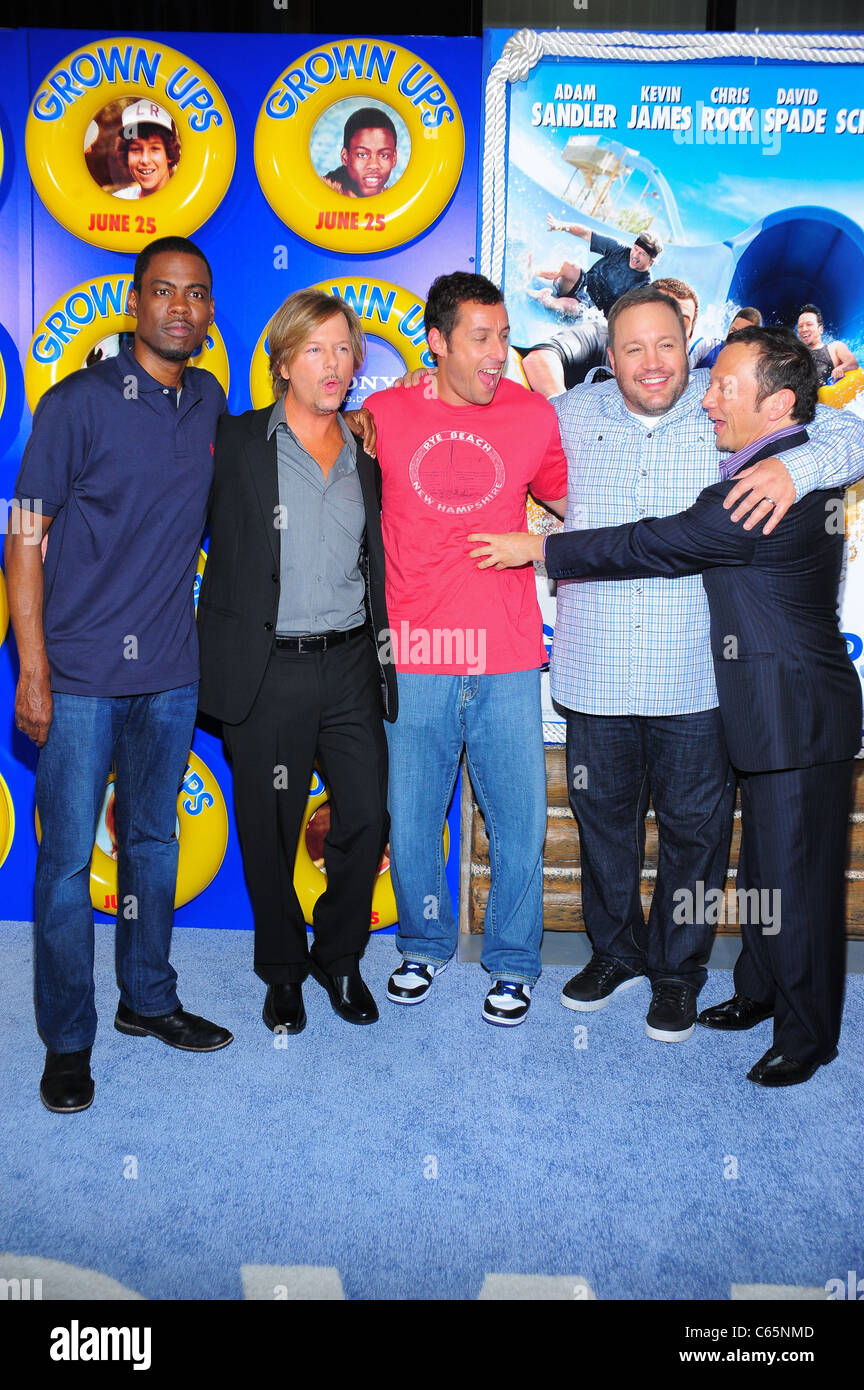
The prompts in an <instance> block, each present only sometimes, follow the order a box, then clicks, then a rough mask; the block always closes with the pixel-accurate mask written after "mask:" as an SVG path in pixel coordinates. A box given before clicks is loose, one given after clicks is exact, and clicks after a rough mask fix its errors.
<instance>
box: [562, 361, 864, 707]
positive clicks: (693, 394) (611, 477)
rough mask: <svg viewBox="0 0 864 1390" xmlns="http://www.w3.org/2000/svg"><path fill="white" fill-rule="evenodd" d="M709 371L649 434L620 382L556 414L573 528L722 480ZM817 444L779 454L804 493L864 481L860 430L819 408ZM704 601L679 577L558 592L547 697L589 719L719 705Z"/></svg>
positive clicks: (812, 429)
mask: <svg viewBox="0 0 864 1390" xmlns="http://www.w3.org/2000/svg"><path fill="white" fill-rule="evenodd" d="M707 387H708V372H707V371H695V372H692V373H691V376H690V382H689V385H688V387H687V390H686V391H685V392H684V394H683V396H682V397H681V399H680V400H679V401H678V402H677V403H676V404H675V405H674V406H673V408H672V409H671V410H670V411H669V413H668V414H667V415H665V416H664V417H663V418H662V420H661V421H660V423H658V424H656V425H651V426H646V425H644V424H643V423H642V421H641V420H640V419H639V418H638V417H637V416H635V415H633V413H632V412H631V411H629V410H628V409H627V407H626V405H625V404H624V399H623V397H622V395H621V393H620V391H619V390H618V386H617V383H616V382H615V381H608V382H604V383H602V384H601V385H594V386H575V387H573V389H572V390H570V391H568V392H567V393H566V394H565V395H563V396H558V397H556V399H555V400H554V401H553V405H554V406H555V409H556V411H557V413H558V423H559V426H560V429H561V440H562V443H563V445H564V452H565V453H566V455H567V515H566V518H565V522H564V525H565V529H566V530H568V531H578V530H583V531H584V530H587V529H589V528H592V527H596V526H618V525H621V524H622V523H625V522H631V521H638V520H640V518H642V517H646V516H670V515H672V514H673V513H674V512H680V511H683V510H684V509H685V508H686V507H689V506H691V505H692V504H693V502H695V500H696V498H697V497H698V495H699V493H700V492H701V491H702V489H703V488H705V487H709V486H710V485H711V484H712V483H716V482H718V481H719V479H720V454H719V453H718V451H717V449H716V447H715V444H714V431H713V428H712V426H711V422H710V420H709V419H708V416H707V415H706V414H705V412H704V411H703V410H702V408H701V405H700V401H701V399H702V396H703V395H704V393H705V391H706V390H707ZM806 428H807V430H808V432H809V433H810V436H811V438H810V441H809V442H808V443H807V444H803V445H801V446H800V447H799V448H797V449H791V450H789V451H788V452H787V453H784V455H783V462H784V464H785V465H786V467H787V468H788V470H789V473H790V474H791V476H792V479H793V481H794V483H795V487H796V491H797V495H798V496H799V497H801V496H803V495H804V494H805V493H807V492H810V491H811V490H812V489H813V488H814V487H823V488H824V487H836V486H844V485H846V484H848V483H850V482H854V481H855V480H856V479H857V478H859V477H861V475H862V474H864V421H862V420H860V419H858V418H857V417H854V416H850V415H849V414H848V412H844V411H839V410H831V409H830V408H826V407H824V406H820V407H817V414H816V419H815V420H814V421H813V423H812V424H809V425H807V426H806ZM708 631H709V622H708V601H707V599H706V597H705V591H704V589H703V587H702V580H701V577H700V576H699V575H698V574H694V575H688V576H686V577H685V578H682V579H623V580H622V579H618V580H599V581H597V580H586V581H582V580H568V581H560V582H559V584H558V616H557V619H556V625H555V637H554V642H553V647H552V667H551V689H552V695H553V698H554V699H555V700H557V701H558V703H559V704H561V705H564V706H565V707H566V708H567V709H573V710H579V711H581V712H582V713H583V714H631V715H633V714H635V715H655V716H656V715H671V714H692V713H694V712H695V711H697V710H704V709H710V708H711V707H712V706H714V705H716V704H717V690H716V686H715V684H714V671H713V663H712V660H711V648H710V644H709V637H708Z"/></svg>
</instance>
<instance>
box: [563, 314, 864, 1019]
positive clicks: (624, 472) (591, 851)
mask: <svg viewBox="0 0 864 1390" xmlns="http://www.w3.org/2000/svg"><path fill="white" fill-rule="evenodd" d="M670 305H671V306H673V311H674V312H672V313H670V312H669V306H670ZM685 336H686V335H685V332H684V325H683V321H682V318H681V313H680V309H679V307H678V305H677V304H676V302H675V300H674V299H671V298H670V297H668V296H665V295H664V294H663V293H662V292H661V291H659V290H657V289H655V288H654V287H646V288H644V289H638V290H633V291H631V292H629V293H628V294H626V295H624V296H623V297H622V298H621V299H619V300H618V302H617V303H616V304H615V306H614V307H613V309H612V311H611V312H610V315H609V340H610V341H609V347H610V356H611V357H612V360H613V367H614V370H615V378H616V379H615V380H614V381H609V382H605V383H603V384H602V385H595V386H576V387H574V388H573V389H572V390H571V391H568V392H567V393H566V395H563V396H559V397H557V398H556V399H555V400H554V401H553V404H554V406H555V408H556V411H557V413H558V421H559V425H560V429H561V439H562V442H563V445H564V450H565V453H566V455H567V461H568V490H567V515H566V519H565V527H566V529H567V530H580V529H586V528H592V527H597V526H615V525H619V524H621V523H623V522H631V521H637V520H639V518H640V517H643V516H658V517H659V516H668V515H671V514H672V513H674V512H678V511H681V510H683V509H684V508H686V507H689V506H690V505H691V504H692V503H693V502H694V501H695V500H696V498H697V496H698V495H699V493H700V492H701V490H702V489H703V488H704V487H707V486H708V485H710V484H712V483H715V482H716V481H717V480H718V476H719V474H718V454H717V450H716V448H715V444H714V432H713V427H712V424H711V421H710V420H709V419H708V417H707V415H706V414H705V412H704V411H703V410H702V409H701V406H700V401H701V398H702V396H703V395H704V392H705V390H706V388H707V385H708V373H707V372H704V371H696V372H693V373H692V374H690V373H689V372H688V364H687V352H686V346H685ZM808 432H809V433H810V436H811V437H810V441H809V443H807V444H804V445H801V446H800V447H798V448H795V449H791V450H788V451H787V452H785V453H784V455H783V462H782V463H781V462H780V460H779V459H768V460H765V461H764V462H762V463H760V464H758V465H757V466H756V467H755V468H753V469H749V470H746V473H742V475H741V477H742V481H741V482H740V483H739V484H738V485H737V486H736V488H735V489H734V490H733V492H732V493H731V494H730V497H729V499H728V502H727V503H726V505H727V506H730V507H734V508H736V510H734V511H733V513H732V519H733V520H738V519H740V517H743V516H744V515H745V514H746V513H747V512H748V511H749V516H748V519H747V521H746V523H745V525H746V527H747V529H752V527H753V526H755V525H757V524H759V523H760V522H762V521H765V523H766V524H765V532H766V533H767V532H768V531H771V530H773V529H774V527H775V526H776V525H777V523H778V521H779V520H780V519H781V517H782V516H783V515H785V513H786V511H787V510H788V508H789V507H790V506H791V505H792V503H793V502H794V501H795V500H796V498H797V497H800V496H802V495H803V494H805V493H807V492H809V491H811V490H812V489H814V488H817V487H819V488H826V487H832V486H835V487H836V486H838V485H841V486H842V485H845V484H848V483H850V482H853V481H854V480H855V479H856V478H857V477H859V476H861V474H862V473H864V422H862V421H861V420H860V419H858V418H857V417H855V416H851V415H849V413H848V412H842V411H836V410H831V409H826V408H825V407H821V406H820V407H817V413H816V419H815V420H814V422H813V424H812V425H811V426H808ZM742 499H746V500H744V501H742ZM766 518H767V520H766ZM552 694H553V696H554V698H555V699H556V700H557V702H558V703H559V704H560V705H562V706H563V707H564V709H565V711H566V717H567V771H568V783H569V795H570V804H571V806H572V808H573V813H574V815H575V817H576V820H577V822H578V825H579V840H580V855H581V866H582V909H583V913H584V917H585V925H586V928H587V931H588V935H589V937H590V939H591V943H592V946H593V950H594V954H593V957H592V959H591V961H590V962H589V964H588V965H587V966H586V967H585V969H584V970H582V971H581V972H580V973H579V974H578V975H576V976H575V977H574V978H573V979H572V980H571V981H570V982H569V984H567V985H566V986H565V989H564V992H563V994H562V996H561V1002H562V1004H564V1006H565V1007H566V1008H569V1009H576V1010H579V1011H581V1012H589V1011H593V1010H595V1009H602V1008H604V1007H605V1006H606V1005H607V1004H608V1003H609V1002H610V1001H611V999H612V998H613V996H614V995H616V994H618V993H619V992H620V991H623V990H626V989H628V988H629V987H631V986H632V985H634V984H636V983H637V982H638V981H639V980H640V979H641V978H642V977H643V976H646V975H647V977H648V979H649V980H650V982H651V986H652V999H651V1006H650V1008H649V1011H648V1015H647V1019H646V1032H647V1033H648V1036H649V1037H652V1038H657V1039H659V1040H661V1041H664V1042H683V1041H685V1040H686V1039H687V1038H689V1037H690V1036H691V1034H692V1032H693V1028H694V1023H695V1020H696V998H697V995H698V993H699V990H700V989H701V987H702V985H703V983H704V981H705V976H706V972H705V962H706V960H707V959H708V955H709V953H710V949H711V938H712V932H713V927H712V925H711V924H710V923H709V924H698V923H680V924H679V923H676V922H675V920H674V915H673V908H674V894H675V893H676V891H680V890H681V889H688V890H689V891H690V892H691V893H694V894H695V893H697V891H698V890H697V888H696V885H697V884H698V883H700V882H701V883H702V884H703V885H704V887H703V891H704V892H705V893H706V894H707V893H708V891H709V890H710V889H712V888H721V887H722V886H723V885H724V883H725V870H726V862H727V853H728V847H729V838H730V831H731V820H732V807H733V799H734V783H733V780H732V776H731V773H730V769H729V763H728V757H727V753H726V746H725V743H724V739H723V733H722V729H721V724H720V718H719V711H718V708H717V692H716V688H715V684H714V675H713V666H712V659H711V648H710V643H709V620H708V604H707V600H706V597H705V592H704V589H703V587H702V581H701V577H700V576H699V575H698V574H695V575H693V576H688V577H686V578H680V579H660V578H658V579H634V580H621V581H617V582H612V583H610V582H606V581H602V580H601V581H596V582H595V581H589V582H579V581H573V582H565V583H561V582H559V585H558V617H557V624H556V630H555V639H554V646H553V651H552ZM649 794H650V795H651V797H652V799H653V802H654V810H655V814H656V818H657V834H658V839H659V857H658V869H657V879H656V885H655V889H654V897H653V901H652V905H651V910H650V913H649V916H648V922H647V927H646V923H645V919H644V915H643V911H642V903H641V899H640V870H641V863H642V853H643V849H644V843H645V812H646V808H647V804H648V797H649ZM678 915H680V914H678Z"/></svg>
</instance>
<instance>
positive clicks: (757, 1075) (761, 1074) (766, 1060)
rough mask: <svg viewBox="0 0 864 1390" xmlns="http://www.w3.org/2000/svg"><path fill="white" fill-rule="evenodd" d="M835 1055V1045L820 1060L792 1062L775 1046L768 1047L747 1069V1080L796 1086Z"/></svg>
mask: <svg viewBox="0 0 864 1390" xmlns="http://www.w3.org/2000/svg"><path fill="white" fill-rule="evenodd" d="M836 1056H837V1049H836V1047H835V1048H832V1050H831V1052H830V1053H829V1054H828V1056H827V1057H823V1058H822V1060H821V1061H820V1062H793V1060H792V1058H791V1057H784V1056H783V1054H782V1052H778V1050H777V1048H776V1047H769V1049H768V1051H767V1052H766V1053H765V1056H764V1057H760V1058H759V1061H758V1062H757V1063H756V1065H755V1067H753V1068H752V1069H751V1070H750V1071H748V1073H747V1080H748V1081H755V1082H756V1085H757V1086H797V1085H798V1084H799V1082H801V1081H809V1080H810V1077H811V1076H812V1075H813V1073H814V1072H815V1071H818V1070H819V1068H820V1067H825V1066H827V1065H828V1063H829V1062H833V1061H834V1058H835V1057H836Z"/></svg>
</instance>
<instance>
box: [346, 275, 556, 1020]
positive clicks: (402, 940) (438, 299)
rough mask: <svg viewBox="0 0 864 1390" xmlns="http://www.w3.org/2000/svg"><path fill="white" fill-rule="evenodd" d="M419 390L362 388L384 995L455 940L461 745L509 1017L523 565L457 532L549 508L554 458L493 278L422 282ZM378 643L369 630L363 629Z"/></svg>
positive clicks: (527, 756) (524, 909) (541, 773)
mask: <svg viewBox="0 0 864 1390" xmlns="http://www.w3.org/2000/svg"><path fill="white" fill-rule="evenodd" d="M425 321H426V335H427V339H428V342H429V347H430V349H431V350H432V352H433V353H434V354H435V356H436V358H437V360H438V379H437V386H438V391H437V396H433V395H432V394H431V393H430V392H429V391H428V390H427V389H426V388H425V387H423V386H422V385H421V386H416V387H411V388H407V389H406V388H399V389H393V390H390V391H382V392H379V393H378V394H376V395H374V396H371V397H370V398H369V399H368V400H367V402H366V405H367V406H368V407H369V409H370V410H371V411H372V414H373V415H374V417H375V424H376V427H377V431H378V459H379V462H380V464H381V473H382V479H383V493H382V531H383V537H384V552H385V556H386V587H387V611H388V613H389V619H390V632H389V638H390V653H389V654H390V655H391V656H392V660H393V662H394V664H395V666H396V672H397V679H398V684H399V718H398V720H397V721H396V723H395V724H392V725H388V727H387V741H388V744H389V749H390V791H389V802H390V815H391V821H392V826H391V834H390V854H391V863H392V877H393V886H394V891H395V894H396V905H397V909H398V912H399V933H398V936H397V938H396V944H397V946H398V948H399V951H400V953H401V955H402V957H403V959H402V964H401V965H400V966H399V968H398V969H397V970H396V971H395V972H394V974H393V975H392V976H391V978H390V983H389V986H388V990H387V997H388V998H389V999H391V1000H393V1002H394V1003H398V1004H417V1003H420V1001H421V1000H423V999H425V998H426V996H427V994H428V993H429V990H430V988H431V985H432V981H433V979H434V977H435V975H437V974H440V972H441V971H442V970H443V969H444V967H445V966H446V964H447V962H448V961H449V959H450V957H451V956H452V954H453V952H454V950H455V949H456V931H457V927H456V919H455V916H454V913H453V907H452V903H451V901H450V896H449V893H448V890H447V882H446V878H445V872H444V853H443V848H442V839H441V837H442V833H443V829H444V820H445V817H446V814H447V806H448V803H449V801H450V798H451V795H452V792H453V785H454V782H455V780H456V773H457V770H458V766H459V758H460V755H461V753H462V749H463V747H464V748H465V750H466V756H467V762H468V768H469V771H470V774H471V781H472V783H473V786H474V790H475V792H476V794H477V799H478V801H479V803H480V807H481V809H482V811H483V814H484V817H485V819H486V829H487V831H488V832H489V860H490V865H491V874H492V881H491V888H490V893H489V901H488V903H487V907H486V919H485V935H484V940H483V956H482V960H483V965H484V966H485V968H486V969H487V970H488V971H489V973H490V975H491V977H492V983H491V987H490V989H489V992H488V994H487V996H486V999H485V1002H484V1005H483V1017H484V1018H485V1019H486V1020H487V1021H488V1022H489V1023H495V1024H504V1025H513V1024H516V1023H521V1022H522V1020H523V1019H524V1017H525V1015H526V1014H527V1012H528V1009H529V1006H530V1002H531V986H532V985H533V983H534V981H535V980H536V979H537V976H538V975H539V974H540V937H541V935H542V931H543V838H544V835H545V831H546V770H545V762H544V757H543V734H542V722H541V716H540V667H541V666H542V665H543V664H544V663H545V661H546V652H545V648H544V646H543V640H542V623H541V618H540V610H539V607H538V604H537V595H536V589H535V583H534V569H533V566H532V565H526V566H524V567H523V568H521V569H517V570H511V571H507V570H502V571H501V572H495V571H493V570H485V571H480V570H478V569H477V568H476V566H475V565H474V564H473V562H472V561H471V559H470V557H469V555H468V549H469V547H468V544H467V537H468V534H469V532H471V531H476V530H477V529H478V527H480V526H481V520H482V529H483V530H490V531H491V530H499V529H500V530H523V531H524V530H527V520H526V514H525V502H526V498H527V496H528V493H529V491H530V492H531V493H532V494H533V495H534V496H535V497H536V498H537V499H538V500H539V501H542V502H544V503H545V504H546V506H548V507H549V508H550V509H551V510H552V511H554V512H556V513H557V514H558V515H559V516H560V515H563V512H564V504H565V494H566V490H567V464H566V460H565V458H564V452H563V450H562V447H561V441H560V438H559V435H558V424H557V419H556V416H555V412H554V410H553V408H552V406H551V405H550V404H549V402H548V401H546V400H545V399H543V397H541V396H539V395H535V394H532V393H531V392H529V391H526V390H524V389H523V388H522V387H521V386H517V385H516V384H515V383H513V382H511V381H507V380H502V379H501V375H502V371H503V369H504V363H505V360H506V357H507V348H508V335H509V331H510V330H509V323H508V320H507V310H506V308H505V306H504V300H503V297H502V295H501V291H500V290H499V289H498V288H497V286H495V285H493V284H492V283H491V282H490V281H489V280H487V279H485V278H484V277H483V276H482V275H471V274H467V273H465V272H462V271H457V272H456V273H455V274H453V275H442V276H440V277H439V278H438V279H437V280H436V281H435V282H434V284H433V285H432V288H431V289H430V291H429V298H428V301H427V304H426V315H425ZM379 641H380V634H379Z"/></svg>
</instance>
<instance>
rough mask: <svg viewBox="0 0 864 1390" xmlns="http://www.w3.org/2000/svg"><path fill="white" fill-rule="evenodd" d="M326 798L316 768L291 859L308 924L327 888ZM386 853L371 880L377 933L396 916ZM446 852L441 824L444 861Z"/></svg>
mask: <svg viewBox="0 0 864 1390" xmlns="http://www.w3.org/2000/svg"><path fill="white" fill-rule="evenodd" d="M328 796H329V793H328V791H327V787H326V785H325V783H324V780H323V778H322V777H321V774H320V773H319V772H318V770H317V768H316V769H315V771H314V772H313V773H312V781H311V783H310V784H309V799H308V801H307V802H306V814H305V815H304V817H303V825H302V827H301V829H300V839H299V840H298V841H297V856H296V858H295V860H294V889H295V892H296V893H297V897H298V899H299V901H300V906H301V907H302V909H303V915H304V917H305V919H306V921H307V922H310V923H311V921H312V911H313V908H314V907H315V904H316V902H317V901H318V899H319V898H320V896H321V894H322V893H323V892H324V889H325V888H326V887H327V875H326V873H325V871H324V857H323V849H322V846H323V843H324V836H325V835H326V833H327V830H328V829H329V826H330V816H329V805H328ZM322 813H323V814H322ZM316 820H317V821H318V822H319V823H318V824H317V825H316V824H315V822H316ZM388 851H389V846H388V849H387V850H385V852H384V858H383V859H382V861H381V865H380V867H379V869H378V877H377V879H376V881H375V890H374V892H373V894H372V920H371V922H370V927H371V930H372V931H379V930H380V929H381V927H392V925H393V923H394V922H395V921H396V917H397V914H396V899H395V897H394V895H393V884H392V881H391V878H390V859H389V854H388ZM449 853H450V836H449V832H448V829H447V826H446V825H445V827H444V857H445V859H446V858H447V857H448V856H449Z"/></svg>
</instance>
